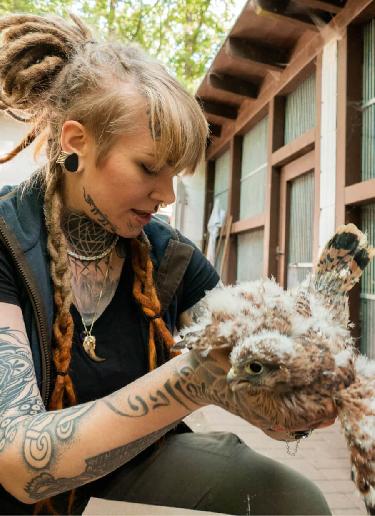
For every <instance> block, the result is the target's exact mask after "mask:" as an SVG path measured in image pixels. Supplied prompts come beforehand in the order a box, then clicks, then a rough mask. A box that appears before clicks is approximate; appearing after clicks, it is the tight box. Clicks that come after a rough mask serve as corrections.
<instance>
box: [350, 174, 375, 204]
mask: <svg viewBox="0 0 375 516" xmlns="http://www.w3.org/2000/svg"><path fill="white" fill-rule="evenodd" d="M374 199H375V179H369V180H367V181H362V182H361V183H356V184H354V185H350V186H347V187H346V188H345V205H346V206H350V205H351V204H366V203H369V202H371V201H373V200H374Z"/></svg>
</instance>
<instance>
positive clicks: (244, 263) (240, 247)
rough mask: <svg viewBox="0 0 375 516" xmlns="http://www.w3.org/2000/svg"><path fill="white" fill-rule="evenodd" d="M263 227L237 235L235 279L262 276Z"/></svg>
mask: <svg viewBox="0 0 375 516" xmlns="http://www.w3.org/2000/svg"><path fill="white" fill-rule="evenodd" d="M263 235H264V231H263V229H256V230H254V231H249V232H246V233H240V234H239V235H238V236H237V281H253V280H256V279H259V278H261V277H263Z"/></svg>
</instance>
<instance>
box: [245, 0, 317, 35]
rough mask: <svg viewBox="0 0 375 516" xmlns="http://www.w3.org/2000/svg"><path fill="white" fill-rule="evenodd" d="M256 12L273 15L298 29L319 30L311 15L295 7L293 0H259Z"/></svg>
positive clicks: (262, 14) (274, 17)
mask: <svg viewBox="0 0 375 516" xmlns="http://www.w3.org/2000/svg"><path fill="white" fill-rule="evenodd" d="M254 11H255V13H256V14H257V15H258V16H272V18H273V19H274V20H275V21H278V22H279V23H285V22H287V23H289V24H290V25H294V27H296V29H300V30H303V31H305V30H310V31H313V32H317V31H318V30H319V28H318V27H317V26H316V25H315V23H314V22H313V20H312V19H311V17H310V16H308V15H306V14H304V13H303V12H302V13H301V14H300V13H298V12H296V10H295V9H293V5H292V2H290V1H289V2H288V1H284V0H257V1H256V5H255V9H254Z"/></svg>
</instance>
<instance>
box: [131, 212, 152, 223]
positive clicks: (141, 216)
mask: <svg viewBox="0 0 375 516" xmlns="http://www.w3.org/2000/svg"><path fill="white" fill-rule="evenodd" d="M131 211H132V212H133V213H134V215H135V218H136V219H137V221H138V222H139V223H140V224H142V225H145V224H148V223H149V222H150V220H151V217H152V213H150V212H147V211H142V210H134V209H132V210H131Z"/></svg>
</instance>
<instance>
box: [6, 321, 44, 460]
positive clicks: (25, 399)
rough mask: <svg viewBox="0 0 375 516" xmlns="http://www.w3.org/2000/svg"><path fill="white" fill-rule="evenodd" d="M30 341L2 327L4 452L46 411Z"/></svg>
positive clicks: (16, 332)
mask: <svg viewBox="0 0 375 516" xmlns="http://www.w3.org/2000/svg"><path fill="white" fill-rule="evenodd" d="M26 342H27V337H26V335H25V334H24V333H22V332H21V331H16V330H13V329H11V328H9V327H2V328H0V421H1V425H0V452H1V451H2V450H3V449H4V447H5V445H6V443H7V442H8V443H10V442H12V441H13V440H14V438H15V436H16V434H17V429H18V428H19V425H20V424H21V423H22V422H23V421H24V420H26V419H28V417H29V416H30V415H35V414H40V413H42V412H44V411H45V408H44V405H43V402H42V399H41V397H40V393H39V390H38V387H37V385H36V384H35V380H34V365H33V362H32V359H31V357H30V350H29V349H27V348H26Z"/></svg>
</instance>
